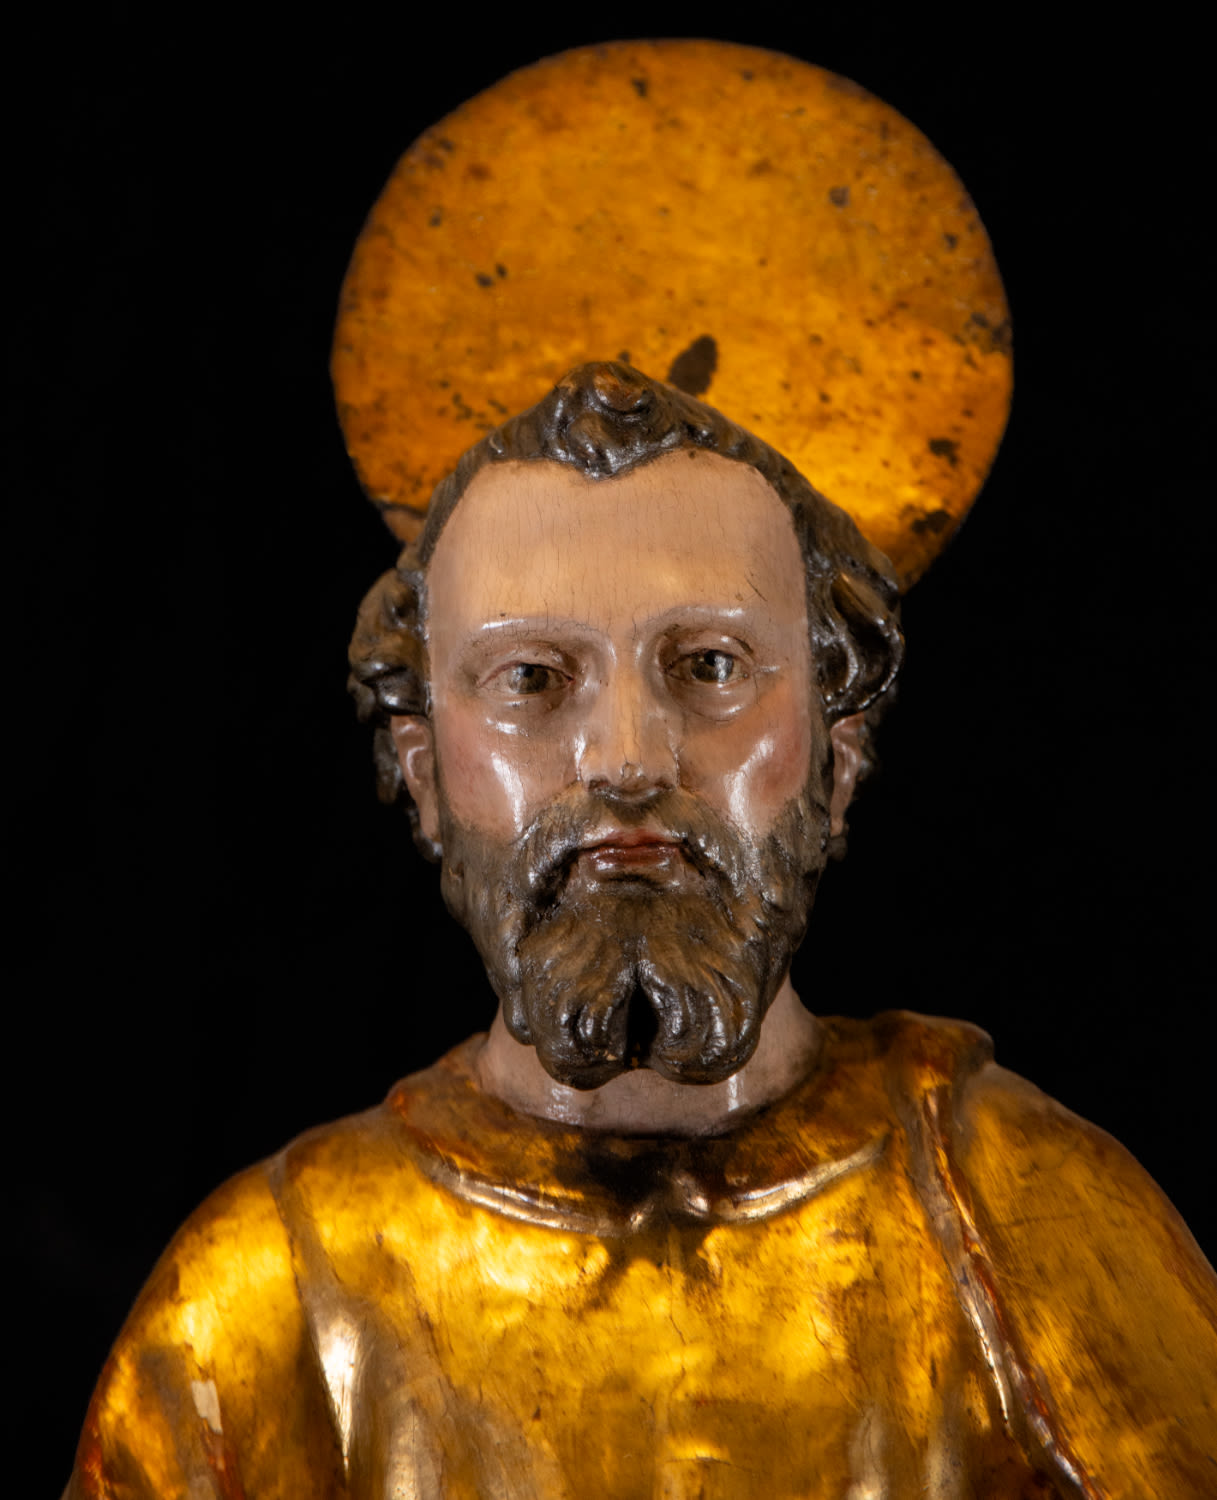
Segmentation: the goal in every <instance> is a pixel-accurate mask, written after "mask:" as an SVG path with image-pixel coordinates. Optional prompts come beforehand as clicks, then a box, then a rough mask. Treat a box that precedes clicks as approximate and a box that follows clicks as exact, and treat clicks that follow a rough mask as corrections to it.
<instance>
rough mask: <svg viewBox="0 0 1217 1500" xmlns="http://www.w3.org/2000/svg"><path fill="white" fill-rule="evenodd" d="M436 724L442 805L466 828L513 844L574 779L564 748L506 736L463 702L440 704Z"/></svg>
mask: <svg viewBox="0 0 1217 1500" xmlns="http://www.w3.org/2000/svg"><path fill="white" fill-rule="evenodd" d="M433 722H434V726H435V756H436V764H437V766H438V767H439V779H440V785H441V787H442V790H443V796H444V800H445V802H446V804H447V807H448V811H449V812H450V813H451V814H452V816H453V817H454V818H456V820H457V821H458V822H459V823H462V824H463V825H464V826H465V827H466V828H478V829H481V830H483V831H484V832H485V833H487V834H489V835H491V836H493V837H497V838H500V839H511V838H515V837H517V836H518V835H519V834H521V833H523V832H524V830H525V829H526V828H527V827H528V825H529V824H530V823H531V822H532V820H533V818H534V817H535V816H536V814H537V813H538V812H539V811H540V809H541V808H542V807H544V806H546V805H547V804H548V803H549V802H551V801H552V800H553V799H554V797H555V796H557V795H558V793H559V792H561V791H562V790H563V789H564V788H565V786H566V785H567V783H568V781H569V779H570V777H569V775H568V774H567V771H568V769H569V767H567V765H566V763H567V762H568V761H571V759H572V757H571V755H570V754H569V753H564V751H563V749H562V748H561V747H558V746H555V745H553V744H550V743H547V742H541V741H540V740H539V737H537V738H532V739H530V738H529V737H528V736H526V735H523V734H517V733H510V732H507V731H505V730H503V729H501V728H499V727H498V726H496V725H495V724H493V723H490V722H488V721H487V719H486V716H485V714H484V713H481V712H478V711H477V710H476V709H474V708H473V707H472V706H470V705H468V704H466V703H462V702H460V701H459V700H456V701H451V700H450V701H448V702H437V703H436V704H435V706H434V710H433Z"/></svg>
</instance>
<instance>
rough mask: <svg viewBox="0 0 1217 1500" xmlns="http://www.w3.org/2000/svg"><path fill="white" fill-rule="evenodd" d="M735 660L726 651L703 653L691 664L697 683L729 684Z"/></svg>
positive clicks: (690, 667) (691, 671)
mask: <svg viewBox="0 0 1217 1500" xmlns="http://www.w3.org/2000/svg"><path fill="white" fill-rule="evenodd" d="M734 666H735V658H734V657H733V656H731V655H729V654H728V653H727V652H726V651H701V652H699V653H698V654H697V655H696V656H695V657H694V658H693V660H692V661H691V662H690V664H689V670H690V673H691V674H692V676H693V679H694V680H695V681H696V682H729V681H730V680H731V672H732V669H733V668H734Z"/></svg>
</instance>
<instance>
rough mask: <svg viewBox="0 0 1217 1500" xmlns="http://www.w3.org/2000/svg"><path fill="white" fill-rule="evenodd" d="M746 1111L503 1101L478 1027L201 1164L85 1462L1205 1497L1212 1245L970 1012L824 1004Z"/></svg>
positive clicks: (118, 1358) (614, 1483)
mask: <svg viewBox="0 0 1217 1500" xmlns="http://www.w3.org/2000/svg"><path fill="white" fill-rule="evenodd" d="M821 1028H822V1030H821V1045H820V1051H819V1054H818V1060H817V1063H816V1065H815V1067H814V1068H813V1070H812V1072H811V1073H810V1075H809V1076H808V1078H807V1079H806V1080H805V1082H804V1083H803V1084H801V1085H800V1086H799V1087H798V1088H797V1089H795V1090H794V1091H793V1092H792V1093H790V1094H789V1095H787V1096H786V1097H785V1098H784V1099H782V1100H781V1101H779V1102H778V1103H776V1104H775V1105H772V1106H770V1107H769V1108H767V1109H764V1110H762V1111H760V1112H759V1113H758V1114H756V1115H754V1116H752V1117H751V1118H750V1119H748V1120H747V1121H745V1122H743V1123H741V1124H739V1125H738V1126H736V1127H735V1128H733V1129H732V1130H730V1131H729V1132H726V1133H724V1134H722V1135H719V1136H713V1137H704V1138H699V1139H695V1140H687V1141H685V1140H670V1139H669V1140H654V1139H643V1138H637V1137H617V1136H607V1135H602V1134H596V1133H592V1132H587V1131H579V1130H573V1129H568V1128H565V1127H562V1126H559V1125H554V1124H551V1123H548V1122H545V1121H541V1120H536V1119H532V1118H526V1117H523V1116H520V1115H517V1114H515V1113H514V1112H513V1111H512V1110H510V1109H509V1108H507V1107H506V1106H505V1105H503V1104H501V1103H499V1102H498V1101H496V1100H494V1099H492V1098H489V1097H487V1096H486V1095H485V1094H483V1093H482V1092H481V1091H480V1090H479V1089H478V1087H477V1085H476V1083H475V1082H474V1079H473V1074H472V1060H473V1058H474V1057H475V1055H476V1047H477V1045H478V1039H477V1038H475V1039H474V1040H473V1041H471V1042H469V1043H466V1044H465V1045H464V1046H462V1047H459V1048H457V1049H456V1050H455V1051H454V1052H452V1053H450V1054H449V1055H448V1056H447V1057H446V1058H444V1059H443V1060H442V1061H441V1062H440V1063H438V1064H437V1065H436V1066H435V1067H433V1068H431V1069H429V1070H427V1071H426V1072H424V1073H421V1074H418V1075H415V1076H414V1077H411V1078H408V1079H406V1080H405V1081H404V1082H402V1083H401V1084H399V1085H398V1086H397V1087H396V1088H394V1090H393V1091H392V1093H391V1094H390V1095H389V1098H388V1099H387V1100H386V1102H385V1103H384V1104H383V1105H382V1106H380V1107H379V1108H377V1109H373V1110H370V1111H369V1112H367V1113H366V1114H363V1115H359V1116H355V1117H353V1118H351V1119H348V1120H343V1121H340V1122H338V1123H337V1124H335V1125H329V1126H325V1127H323V1128H321V1129H319V1130H315V1131H312V1132H311V1133H309V1134H307V1135H305V1136H302V1137H301V1138H300V1139H299V1140H297V1141H295V1142H294V1143H293V1144H292V1145H290V1146H289V1147H288V1148H287V1149H286V1150H285V1151H283V1152H282V1153H280V1155H278V1156H277V1157H275V1158H273V1159H272V1160H270V1161H268V1162H266V1163H263V1164H262V1165H260V1166H257V1167H255V1168H253V1169H251V1170H250V1171H248V1172H245V1173H243V1174H242V1175H240V1176H238V1177H237V1178H235V1179H233V1180H232V1181H231V1182H229V1183H228V1184H226V1185H225V1186H224V1187H222V1188H221V1189H220V1190H219V1191H218V1192H217V1193H215V1194H214V1195H213V1196H212V1198H211V1199H209V1200H208V1202H207V1203H205V1204H204V1205H203V1207H202V1208H200V1209H199V1210H198V1212H197V1213H196V1214H195V1215H194V1216H193V1217H192V1218H191V1219H190V1220H189V1221H188V1223H187V1224H186V1225H185V1227H184V1228H183V1229H182V1230H181V1232H180V1233H179V1235H178V1236H177V1238H176V1239H175V1240H174V1242H173V1243H172V1245H171V1246H170V1247H169V1249H168V1250H167V1251H166V1253H165V1255H164V1256H163V1257H162V1259H161V1261H160V1263H159V1265H158V1267H157V1269H156V1270H155V1272H154V1274H153V1276H152V1278H151V1279H150V1281H149V1283H148V1285H147V1287H146V1288H145V1290H144V1292H143V1293H142V1295H141V1297H140V1299H139V1301H138V1303H137V1304H136V1307H135V1309H134V1310H133V1312H132V1314H131V1316H130V1319H129V1320H128V1323H127V1325H126V1327H125V1328H124V1330H123V1332H122V1334H121V1336H120V1338H119V1340H118V1343H117V1345H116V1346H115V1349H114V1352H113V1354H112V1356H111V1358H110V1360H109V1362H108V1363H107V1365H106V1368H105V1370H104V1372H103V1374H102V1378H101V1381H100V1383H99V1386H98V1389H97V1392H96V1394H95V1396H94V1399H93V1402H92V1405H91V1407H90V1410H89V1413H88V1418H87V1421H86V1425H85V1429H84V1433H83V1436H82V1438H81V1443H80V1448H79V1452H78V1456H77V1466H76V1469H75V1471H74V1473H73V1477H72V1480H71V1483H70V1484H69V1487H68V1491H67V1495H68V1497H72V1500H83V1497H112V1500H120V1497H121V1500H128V1497H131V1500H135V1497H145V1496H146V1497H152V1496H155V1497H157V1500H167V1497H171V1496H174V1497H176V1496H189V1497H190V1500H204V1497H225V1500H232V1497H238V1496H241V1497H245V1500H269V1497H283V1500H288V1497H291V1500H304V1497H316V1500H390V1497H393V1500H404V1497H407V1496H408V1497H428V1500H429V1497H440V1496H442V1497H445V1500H465V1497H473V1496H477V1497H512V1500H517V1497H518V1500H524V1497H529V1500H532V1497H538V1500H539V1497H545V1500H556V1497H564V1500H566V1497H569V1500H575V1497H579V1500H598V1497H610V1496H611V1497H613V1500H658V1497H665V1500H678V1497H694V1496H698V1497H704V1500H711V1497H718V1496H724V1497H725V1496H730V1497H750V1496H758V1497H760V1496H764V1497H765V1500H784V1497H795V1496H798V1497H800V1500H809V1497H817V1500H818V1497H825V1500H827V1497H832V1500H844V1497H848V1500H864V1497H866V1500H878V1497H890V1500H902V1497H906V1496H907V1497H910V1500H912V1497H917V1500H924V1497H927V1496H928V1497H936V1500H955V1497H965V1496H967V1497H972V1496H975V1497H983V1500H1005V1497H1023V1496H1048V1495H1059V1496H1078V1497H1100V1496H1101V1497H1105V1500H1116V1497H1128V1500H1133V1497H1136V1500H1146V1497H1150V1496H1158V1497H1163V1500H1165V1497H1170V1500H1188V1497H1197V1500H1199V1497H1201V1496H1211V1495H1213V1494H1217V1278H1214V1274H1213V1271H1212V1269H1211V1268H1210V1267H1209V1265H1208V1263H1207V1262H1206V1260H1205V1259H1204V1257H1203V1255H1202V1254H1201V1253H1200V1251H1199V1249H1198V1248H1197V1246H1196V1244H1195V1242H1194V1240H1193V1239H1192V1237H1191V1235H1190V1234H1189V1233H1188V1231H1187V1229H1186V1227H1185V1226H1184V1224H1183V1222H1182V1220H1181V1219H1180V1218H1179V1216H1178V1215H1177V1214H1176V1213H1175V1211H1174V1209H1173V1208H1172V1207H1171V1206H1170V1204H1169V1203H1168V1202H1167V1201H1166V1199H1165V1198H1164V1197H1163V1195H1162V1194H1161V1193H1160V1191H1159V1190H1158V1189H1157V1188H1156V1186H1155V1185H1154V1184H1153V1182H1152V1181H1151V1180H1150V1179H1149V1177H1148V1176H1147V1175H1146V1174H1145V1173H1144V1172H1143V1171H1142V1170H1141V1168H1140V1167H1139V1166H1138V1165H1137V1164H1136V1162H1135V1161H1134V1160H1133V1159H1132V1158H1131V1157H1130V1156H1129V1155H1128V1153H1127V1152H1126V1151H1124V1150H1123V1149H1122V1148H1121V1147H1120V1146H1119V1145H1118V1144H1117V1143H1116V1142H1115V1141H1113V1140H1112V1139H1111V1138H1110V1137H1109V1136H1107V1135H1106V1134H1104V1132H1102V1131H1101V1130H1098V1129H1096V1128H1095V1127H1093V1126H1091V1125H1088V1124H1086V1123H1085V1122H1084V1121H1082V1120H1079V1119H1078V1118H1077V1117H1076V1116H1074V1115H1072V1114H1070V1113H1069V1111H1067V1110H1065V1109H1063V1108H1062V1107H1061V1106H1060V1105H1058V1104H1056V1103H1054V1102H1053V1101H1052V1100H1050V1099H1048V1098H1046V1097H1045V1096H1044V1095H1043V1094H1042V1093H1040V1092H1039V1091H1038V1090H1037V1089H1035V1088H1033V1087H1032V1086H1031V1085H1030V1084H1028V1083H1026V1082H1024V1081H1023V1080H1022V1079H1019V1078H1017V1077H1015V1076H1014V1075H1012V1074H1010V1073H1007V1072H1006V1071H1005V1070H1003V1069H1000V1068H998V1067H996V1066H995V1065H994V1064H993V1063H992V1061H991V1048H990V1045H989V1041H988V1038H987V1037H986V1036H985V1035H984V1033H982V1032H980V1031H978V1030H976V1029H975V1028H974V1027H970V1026H966V1025H962V1024H959V1023H952V1022H944V1021H937V1020H930V1019H927V1018H925V1017H919V1016H913V1015H910V1014H907V1013H891V1014H887V1015H884V1016H880V1017H878V1018H877V1019H876V1020H874V1021H872V1022H866V1023H863V1022H853V1021H840V1020H832V1021H825V1022H822V1023H821Z"/></svg>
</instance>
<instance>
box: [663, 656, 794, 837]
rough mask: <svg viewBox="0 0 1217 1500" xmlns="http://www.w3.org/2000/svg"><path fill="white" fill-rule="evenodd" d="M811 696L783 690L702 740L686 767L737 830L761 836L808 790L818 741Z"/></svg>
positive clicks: (691, 748) (693, 783)
mask: <svg viewBox="0 0 1217 1500" xmlns="http://www.w3.org/2000/svg"><path fill="white" fill-rule="evenodd" d="M807 698H808V695H807V693H806V691H805V690H799V689H796V688H794V687H792V686H791V685H790V684H789V683H786V684H779V685H778V686H777V687H776V688H774V689H773V691H772V692H770V693H768V694H767V695H766V697H765V699H764V700H763V702H762V703H759V704H757V706H756V708H755V710H753V711H752V712H750V713H745V714H741V715H740V716H739V717H738V718H737V719H735V720H734V721H732V722H731V723H730V724H727V725H723V726H721V727H720V728H719V729H718V730H717V731H716V732H715V733H713V734H711V735H705V736H698V737H697V740H696V741H695V742H693V743H690V744H689V745H688V747H687V750H688V753H687V755H686V757H684V758H683V761H682V770H683V772H684V774H683V776H682V780H685V781H686V782H687V784H688V785H689V787H690V789H691V790H696V791H700V792H701V794H702V795H703V796H705V797H706V798H707V799H708V800H710V801H711V802H712V803H713V804H714V805H715V806H716V807H718V808H719V809H720V810H721V811H722V812H725V813H726V814H727V815H728V816H729V817H730V818H731V820H732V822H733V823H735V825H736V826H737V827H738V828H740V829H741V830H743V831H745V832H752V833H755V834H757V835H758V836H761V835H764V834H766V833H768V831H769V829H770V828H771V827H772V825H773V822H774V820H775V819H776V818H777V816H778V814H779V813H780V812H782V810H783V809H784V808H785V807H786V806H787V805H788V804H789V803H790V802H791V801H792V799H793V798H795V797H797V796H798V795H799V794H800V793H801V792H802V791H803V789H804V788H805V787H806V785H807V773H808V769H809V767H810V765H811V760H812V752H813V736H812V729H811V714H810V710H809V706H808V701H807Z"/></svg>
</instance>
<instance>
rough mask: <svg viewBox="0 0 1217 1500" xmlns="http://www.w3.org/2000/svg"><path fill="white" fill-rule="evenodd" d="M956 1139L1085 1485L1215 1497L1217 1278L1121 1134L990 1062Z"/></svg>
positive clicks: (1141, 1493)
mask: <svg viewBox="0 0 1217 1500" xmlns="http://www.w3.org/2000/svg"><path fill="white" fill-rule="evenodd" d="M958 1131H959V1138H958V1142H957V1147H958V1152H959V1157H958V1160H959V1163H960V1167H961V1170H962V1176H963V1179H964V1182H963V1184H962V1186H963V1187H964V1190H965V1197H966V1198H967V1200H968V1202H969V1210H968V1211H969V1215H970V1217H971V1220H972V1225H971V1229H972V1231H973V1233H974V1235H975V1240H976V1243H977V1244H978V1246H980V1247H983V1249H982V1250H981V1251H980V1252H979V1253H980V1254H981V1256H982V1257H983V1262H984V1266H983V1273H982V1274H983V1275H984V1276H985V1277H987V1278H990V1279H991V1285H992V1289H993V1293H994V1296H995V1300H996V1305H997V1308H998V1309H999V1317H1000V1320H1001V1322H1002V1324H1003V1332H1004V1334H1005V1336H1006V1337H1007V1338H1008V1340H1009V1344H1010V1347H1011V1349H1012V1351H1014V1352H1015V1354H1016V1357H1017V1359H1018V1361H1019V1364H1020V1366H1021V1369H1022V1371H1023V1372H1024V1377H1025V1381H1026V1385H1027V1394H1028V1396H1029V1398H1030V1404H1031V1405H1032V1406H1033V1407H1036V1408H1037V1409H1038V1410H1037V1420H1038V1421H1039V1422H1040V1424H1041V1425H1042V1426H1044V1427H1045V1429H1046V1430H1047V1429H1049V1428H1050V1429H1051V1430H1052V1431H1053V1432H1054V1433H1055V1434H1056V1436H1057V1439H1058V1441H1059V1445H1060V1447H1061V1450H1062V1452H1065V1453H1067V1454H1068V1455H1069V1462H1070V1464H1071V1465H1072V1467H1073V1469H1074V1471H1075V1472H1076V1474H1077V1478H1078V1481H1079V1493H1082V1494H1086V1495H1091V1494H1093V1495H1095V1496H1102V1497H1104V1500H1145V1497H1147V1496H1151V1495H1152V1496H1163V1497H1166V1496H1170V1497H1171V1500H1200V1497H1202V1496H1205V1497H1207V1496H1212V1495H1217V1276H1214V1273H1213V1268H1212V1267H1211V1266H1210V1265H1209V1263H1208V1261H1207V1260H1206V1259H1205V1257H1204V1255H1203V1254H1202V1252H1201V1250H1200V1248H1199V1246H1198V1245H1197V1244H1196V1242H1195V1240H1194V1239H1193V1238H1192V1236H1191V1234H1190V1233H1189V1231H1188V1229H1187V1226H1186V1225H1185V1224H1184V1222H1183V1220H1182V1219H1181V1218H1180V1216H1179V1214H1178V1213H1177V1212H1176V1211H1175V1209H1174V1207H1173V1206H1172V1205H1171V1203H1170V1202H1169V1200H1168V1199H1167V1198H1166V1196H1165V1195H1164V1194H1163V1193H1162V1191H1161V1190H1160V1189H1159V1188H1158V1186H1157V1184H1156V1183H1155V1182H1154V1181H1153V1180H1152V1178H1150V1176H1149V1175H1148V1174H1147V1173H1146V1172H1145V1171H1144V1170H1143V1168H1142V1167H1141V1166H1140V1165H1139V1164H1138V1163H1137V1162H1136V1161H1135V1160H1134V1158H1133V1157H1132V1156H1131V1155H1130V1154H1129V1152H1127V1151H1126V1150H1125V1149H1124V1148H1123V1147H1122V1146H1121V1145H1120V1144H1119V1143H1118V1142H1117V1141H1115V1140H1113V1139H1112V1137H1111V1136H1109V1135H1108V1134H1107V1133H1106V1132H1105V1131H1102V1130H1100V1129H1098V1128H1097V1127H1095V1126H1093V1125H1090V1124H1087V1122H1086V1121H1084V1120H1081V1119H1079V1118H1078V1117H1077V1116H1076V1115H1074V1114H1072V1113H1071V1112H1070V1111H1069V1110H1067V1109H1065V1108H1064V1107H1063V1106H1062V1105H1059V1104H1057V1103H1056V1102H1055V1101H1054V1100H1052V1099H1049V1098H1048V1097H1047V1096H1046V1095H1045V1094H1043V1093H1041V1092H1040V1090H1039V1089H1036V1088H1034V1087H1033V1086H1032V1085H1031V1084H1029V1083H1027V1082H1026V1081H1025V1080H1023V1079H1021V1078H1018V1077H1017V1076H1015V1075H1014V1074H1012V1073H1008V1072H1006V1071H1005V1069H1003V1068H997V1067H994V1066H993V1065H989V1066H988V1067H986V1068H984V1069H982V1070H981V1072H980V1073H979V1074H978V1075H977V1076H976V1078H975V1079H974V1080H973V1082H972V1084H971V1085H970V1087H969V1090H968V1095H967V1098H966V1101H965V1104H964V1108H963V1110H962V1111H961V1112H960V1115H959V1117H958Z"/></svg>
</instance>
